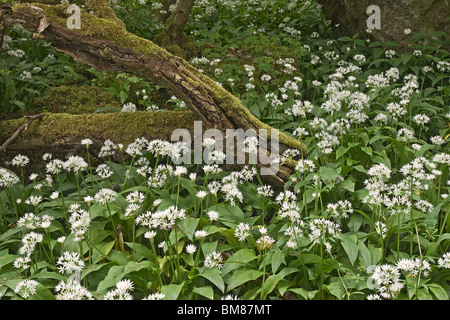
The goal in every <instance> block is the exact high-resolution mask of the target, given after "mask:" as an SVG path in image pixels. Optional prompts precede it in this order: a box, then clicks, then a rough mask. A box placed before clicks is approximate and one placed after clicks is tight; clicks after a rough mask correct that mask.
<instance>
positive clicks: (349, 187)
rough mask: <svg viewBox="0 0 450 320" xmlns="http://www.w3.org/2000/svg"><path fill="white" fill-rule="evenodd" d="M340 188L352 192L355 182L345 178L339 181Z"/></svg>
mask: <svg viewBox="0 0 450 320" xmlns="http://www.w3.org/2000/svg"><path fill="white" fill-rule="evenodd" d="M338 186H339V187H340V188H343V189H345V190H348V191H350V192H354V191H355V182H353V181H351V180H349V179H347V180H344V181H342V182H341V183H339V185H338Z"/></svg>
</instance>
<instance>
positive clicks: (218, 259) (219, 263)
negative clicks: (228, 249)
mask: <svg viewBox="0 0 450 320" xmlns="http://www.w3.org/2000/svg"><path fill="white" fill-rule="evenodd" d="M204 265H205V267H206V268H217V269H219V270H220V269H222V267H223V258H222V255H221V254H220V252H216V251H212V252H211V253H210V254H208V255H207V256H206V257H205V261H204Z"/></svg>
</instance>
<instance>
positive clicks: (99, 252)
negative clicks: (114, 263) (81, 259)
mask: <svg viewBox="0 0 450 320" xmlns="http://www.w3.org/2000/svg"><path fill="white" fill-rule="evenodd" d="M115 243H116V241H115V240H112V241H108V242H102V243H99V244H97V245H95V248H94V249H93V253H92V263H97V262H99V261H100V260H102V259H104V257H105V256H107V255H108V253H109V252H110V251H111V250H112V248H113V247H114V244H115Z"/></svg>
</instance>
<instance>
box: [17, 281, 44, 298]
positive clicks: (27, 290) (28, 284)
mask: <svg viewBox="0 0 450 320" xmlns="http://www.w3.org/2000/svg"><path fill="white" fill-rule="evenodd" d="M38 285H39V282H37V281H36V280H32V279H27V280H23V281H20V282H19V283H18V284H17V285H16V287H15V289H14V293H15V294H19V295H20V296H22V298H25V299H26V298H29V297H31V296H32V295H33V294H35V293H36V287H37V286H38Z"/></svg>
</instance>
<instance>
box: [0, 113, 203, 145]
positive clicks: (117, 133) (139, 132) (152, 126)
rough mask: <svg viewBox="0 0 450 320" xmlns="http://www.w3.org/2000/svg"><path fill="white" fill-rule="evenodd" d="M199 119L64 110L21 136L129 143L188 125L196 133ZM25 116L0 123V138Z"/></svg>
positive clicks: (167, 136)
mask: <svg viewBox="0 0 450 320" xmlns="http://www.w3.org/2000/svg"><path fill="white" fill-rule="evenodd" d="M196 120H199V119H198V117H197V116H196V115H195V114H193V113H192V112H191V111H186V112H185V111H163V112H147V111H138V112H118V113H108V114H80V115H71V114H65V113H59V114H49V115H48V116H46V117H45V118H43V119H41V120H37V121H34V122H33V123H32V124H31V125H30V127H29V128H28V129H27V130H24V131H22V133H21V137H22V138H25V139H27V138H32V137H40V138H42V139H43V140H45V141H46V142H48V143H52V142H54V141H56V140H57V139H60V138H64V137H79V138H96V139H101V140H104V139H112V140H113V141H116V142H117V143H123V144H128V143H130V142H132V141H134V140H135V139H136V138H139V137H142V136H146V137H149V138H152V139H154V138H161V139H170V136H171V134H172V132H173V130H175V129H178V128H186V129H188V130H189V131H190V132H193V125H194V121H196ZM25 122H26V119H13V120H6V121H2V122H0V141H4V140H6V139H7V138H8V137H9V136H11V135H12V134H13V133H14V131H15V130H16V129H17V128H18V127H20V126H21V125H22V124H23V123H25Z"/></svg>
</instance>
